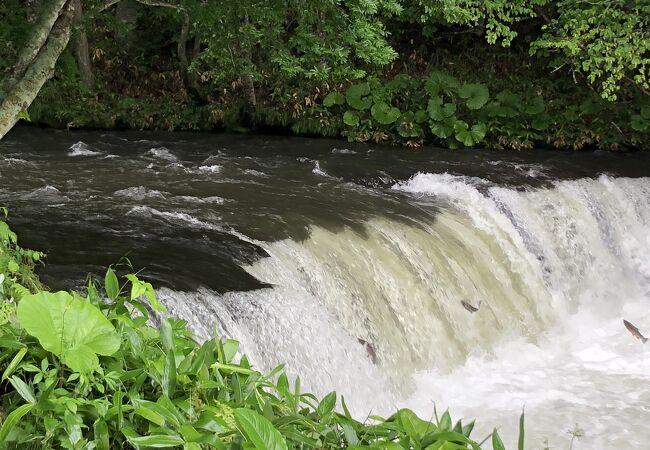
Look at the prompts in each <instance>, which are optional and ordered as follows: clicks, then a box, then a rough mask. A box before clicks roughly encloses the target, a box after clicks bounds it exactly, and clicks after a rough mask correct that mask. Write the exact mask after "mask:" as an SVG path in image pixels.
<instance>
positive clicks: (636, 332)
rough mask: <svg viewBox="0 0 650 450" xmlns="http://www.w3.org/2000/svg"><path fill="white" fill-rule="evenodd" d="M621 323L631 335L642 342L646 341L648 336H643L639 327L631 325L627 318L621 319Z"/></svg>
mask: <svg viewBox="0 0 650 450" xmlns="http://www.w3.org/2000/svg"><path fill="white" fill-rule="evenodd" d="M623 325H625V328H627V331H629V332H630V333H632V336H634V337H635V338H637V339H638V340H640V341H641V342H643V343H644V344H645V343H646V342H647V341H648V338H647V337H645V336H643V335H642V334H641V332H640V331H639V329H638V328H637V327H635V326H634V325H632V324H631V323H630V322H628V321H627V320H625V319H623Z"/></svg>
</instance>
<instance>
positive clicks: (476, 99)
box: [458, 83, 490, 109]
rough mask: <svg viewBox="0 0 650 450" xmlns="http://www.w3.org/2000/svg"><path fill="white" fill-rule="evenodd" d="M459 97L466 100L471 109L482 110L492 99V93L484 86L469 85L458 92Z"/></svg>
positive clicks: (478, 84)
mask: <svg viewBox="0 0 650 450" xmlns="http://www.w3.org/2000/svg"><path fill="white" fill-rule="evenodd" d="M458 96H459V97H460V98H464V99H465V104H466V105H467V107H468V108H469V109H481V108H482V107H483V105H485V104H486V103H487V101H488V99H489V98H490V91H489V90H488V87H487V86H486V85H484V84H480V83H467V84H464V85H463V86H462V87H461V88H460V89H459V90H458Z"/></svg>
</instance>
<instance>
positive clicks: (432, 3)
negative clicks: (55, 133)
mask: <svg viewBox="0 0 650 450" xmlns="http://www.w3.org/2000/svg"><path fill="white" fill-rule="evenodd" d="M0 3H2V4H1V5H0V20H1V21H2V24H3V27H2V29H0V76H2V75H3V74H4V73H6V72H7V71H8V70H9V69H10V68H11V67H12V64H13V61H14V60H15V59H16V57H17V54H18V52H19V51H20V49H21V46H22V45H23V44H24V42H25V41H26V38H27V36H28V35H29V32H30V30H31V29H32V28H33V25H32V23H30V21H29V19H28V17H29V14H28V9H27V6H26V3H25V2H22V1H20V0H6V1H4V2H0ZM82 3H83V7H84V10H85V16H84V22H83V24H84V26H85V29H86V31H87V34H88V38H89V43H90V48H89V50H90V53H91V59H92V65H93V70H94V75H95V78H96V86H97V89H96V90H94V91H93V90H91V89H89V88H88V87H86V86H84V85H83V83H82V82H81V79H80V71H79V68H78V66H79V65H78V62H77V61H76V57H75V53H74V52H73V49H72V47H71V48H70V49H68V50H66V51H65V52H64V53H63V54H62V55H61V57H60V59H59V61H58V63H57V67H56V71H55V74H54V77H53V79H52V81H50V82H48V83H47V84H46V85H45V87H44V89H43V90H42V91H41V94H40V96H39V98H37V100H36V102H35V103H33V104H32V106H31V107H30V108H29V111H23V112H21V118H22V119H24V120H30V119H31V121H32V122H33V123H34V124H36V125H47V126H52V127H58V128H102V129H103V128H111V129H113V128H130V129H131V128H133V129H162V130H226V131H231V132H251V131H258V130H261V131H269V130H277V131H279V130H284V131H290V132H293V133H295V134H303V135H316V136H332V137H341V136H342V137H346V138H348V139H349V140H353V141H362V142H364V141H372V142H383V143H389V144H395V145H405V146H412V147H417V146H420V145H423V144H426V143H434V144H437V145H444V146H449V147H454V148H456V147H459V146H467V145H468V144H469V143H472V144H471V146H472V147H474V146H484V147H497V148H504V147H505V148H514V149H526V148H532V147H533V146H534V145H549V146H552V147H557V148H574V149H580V148H587V147H594V146H597V147H600V148H609V149H613V150H617V149H621V148H643V147H644V146H647V145H646V144H647V142H648V139H650V125H648V119H647V118H646V117H644V115H643V114H642V112H643V111H644V108H646V107H647V104H648V99H650V85H649V81H648V72H649V71H650V66H649V61H650V58H649V57H648V54H649V53H650V41H649V37H648V33H647V30H648V28H649V27H650V22H649V19H648V18H649V17H650V11H649V9H648V8H650V6H648V2H647V1H644V0H631V1H627V0H613V1H611V2H610V1H603V2H597V1H596V2H595V1H586V0H514V1H508V0H493V1H489V2H484V1H482V0H405V1H396V0H373V1H367V0H343V1H337V2H319V1H314V0H307V1H303V2H300V3H296V2H285V1H280V0H271V1H268V2H265V3H250V2H229V1H225V2H219V3H218V5H214V7H210V8H206V7H205V2H204V1H203V0H173V1H170V2H150V3H152V4H156V5H158V6H161V5H162V6H163V7H155V6H152V5H145V4H143V3H140V4H138V5H137V7H136V8H135V16H134V20H136V21H137V23H138V27H136V29H129V27H127V26H125V24H124V23H122V21H121V20H119V19H117V18H116V17H115V14H114V13H115V12H116V11H115V7H112V8H109V9H108V10H106V11H103V12H99V11H98V10H97V9H95V8H94V7H95V6H98V3H97V2H96V1H95V0H84V1H83V2H82ZM144 3H149V2H144ZM170 6H171V7H170ZM186 20H187V21H186ZM185 38H186V42H183V39H185ZM183 43H184V44H185V45H184V52H181V50H183ZM494 44H499V45H494ZM181 53H184V55H185V56H184V58H180V56H181V55H180V54H181ZM182 59H185V60H187V61H186V63H187V64H186V63H185V62H182ZM186 68H187V69H186ZM594 88H595V90H596V91H597V93H598V95H600V96H602V98H604V99H607V100H609V101H610V102H611V103H610V104H609V106H608V105H607V103H604V102H600V99H596V98H595V97H596V95H594V93H593V92H592V91H593V89H594ZM2 96H3V92H2V89H1V88H0V97H2ZM348 111H349V112H348ZM457 123H458V124H457ZM462 123H466V124H468V126H467V130H464V129H463V125H462ZM475 125H476V126H477V128H474V126H475ZM483 127H485V133H483ZM457 128H458V130H460V131H457V130H456V129H457ZM472 130H474V131H472ZM481 135H483V136H482V137H481ZM152 291H153V289H150V290H149V292H150V293H151V292H152ZM145 295H146V293H145Z"/></svg>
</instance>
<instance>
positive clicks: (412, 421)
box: [395, 409, 436, 441]
mask: <svg viewBox="0 0 650 450" xmlns="http://www.w3.org/2000/svg"><path fill="white" fill-rule="evenodd" d="M395 419H397V423H398V424H399V425H400V426H401V427H402V430H404V432H406V434H407V435H409V436H410V437H412V438H413V439H416V440H417V441H419V440H420V439H422V438H423V437H424V436H425V435H426V434H428V433H431V432H433V431H436V426H435V425H434V424H432V423H431V422H427V421H426V420H422V419H420V418H419V417H418V416H417V414H415V413H414V412H413V411H411V410H410V409H400V410H399V411H397V413H396V414H395Z"/></svg>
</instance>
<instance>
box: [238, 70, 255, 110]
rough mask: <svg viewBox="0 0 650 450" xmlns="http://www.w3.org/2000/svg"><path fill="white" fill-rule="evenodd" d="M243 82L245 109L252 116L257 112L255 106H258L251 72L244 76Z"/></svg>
mask: <svg viewBox="0 0 650 450" xmlns="http://www.w3.org/2000/svg"><path fill="white" fill-rule="evenodd" d="M242 83H243V88H244V110H245V111H246V114H247V115H248V116H249V118H250V117H251V116H252V115H253V113H254V112H255V107H256V106H257V99H256V97H255V84H254V83H253V77H252V76H251V75H250V74H245V75H244V76H242Z"/></svg>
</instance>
